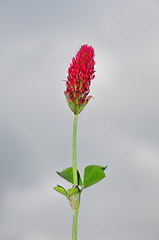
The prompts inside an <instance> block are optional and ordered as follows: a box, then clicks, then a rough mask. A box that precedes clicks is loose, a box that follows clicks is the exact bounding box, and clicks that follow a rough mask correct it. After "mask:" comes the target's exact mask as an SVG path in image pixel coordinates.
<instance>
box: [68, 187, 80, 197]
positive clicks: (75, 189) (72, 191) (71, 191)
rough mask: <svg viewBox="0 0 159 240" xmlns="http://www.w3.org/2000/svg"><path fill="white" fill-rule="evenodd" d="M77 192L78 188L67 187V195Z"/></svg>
mask: <svg viewBox="0 0 159 240" xmlns="http://www.w3.org/2000/svg"><path fill="white" fill-rule="evenodd" d="M77 193H79V190H78V188H69V189H68V190H67V197H69V196H71V195H74V194H77Z"/></svg>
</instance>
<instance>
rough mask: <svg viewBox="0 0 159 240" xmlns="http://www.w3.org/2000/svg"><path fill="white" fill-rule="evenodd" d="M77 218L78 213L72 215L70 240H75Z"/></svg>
mask: <svg viewBox="0 0 159 240" xmlns="http://www.w3.org/2000/svg"><path fill="white" fill-rule="evenodd" d="M77 216H78V212H76V211H74V213H73V226H72V240H77Z"/></svg>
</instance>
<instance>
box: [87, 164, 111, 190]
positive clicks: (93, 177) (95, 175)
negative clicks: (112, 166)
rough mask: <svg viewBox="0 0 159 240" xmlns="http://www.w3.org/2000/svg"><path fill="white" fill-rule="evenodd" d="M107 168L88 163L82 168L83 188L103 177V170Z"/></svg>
mask: <svg viewBox="0 0 159 240" xmlns="http://www.w3.org/2000/svg"><path fill="white" fill-rule="evenodd" d="M106 168H107V166H106V167H102V166H99V165H89V166H87V167H86V168H85V170H84V188H87V187H89V186H91V185H93V184H95V183H97V182H99V181H100V180H102V179H103V178H104V177H105V173H104V170H105V169H106Z"/></svg>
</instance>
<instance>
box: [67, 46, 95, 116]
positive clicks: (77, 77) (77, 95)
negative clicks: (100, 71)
mask: <svg viewBox="0 0 159 240" xmlns="http://www.w3.org/2000/svg"><path fill="white" fill-rule="evenodd" d="M94 64H95V61H94V49H93V48H92V47H91V46H88V45H87V44H85V45H83V46H81V48H80V50H79V51H78V52H77V54H76V56H75V57H73V58H72V62H71V63H70V67H69V68H68V77H67V81H66V91H65V92H64V94H65V96H66V100H67V103H68V105H69V107H70V109H71V110H72V112H73V113H74V114H75V115H77V114H79V113H80V112H81V111H82V110H83V108H84V107H85V106H86V104H87V103H88V101H89V100H90V98H91V96H88V94H89V91H90V89H89V86H90V84H91V80H93V79H94V77H95V75H94V72H95V71H94Z"/></svg>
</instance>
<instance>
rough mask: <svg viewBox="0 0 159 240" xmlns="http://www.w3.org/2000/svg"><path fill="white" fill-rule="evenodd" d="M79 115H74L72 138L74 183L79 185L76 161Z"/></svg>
mask: <svg viewBox="0 0 159 240" xmlns="http://www.w3.org/2000/svg"><path fill="white" fill-rule="evenodd" d="M77 116H78V115H74V121H73V138H72V162H73V184H74V186H77V185H78V179H77V163H76V132H77Z"/></svg>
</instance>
